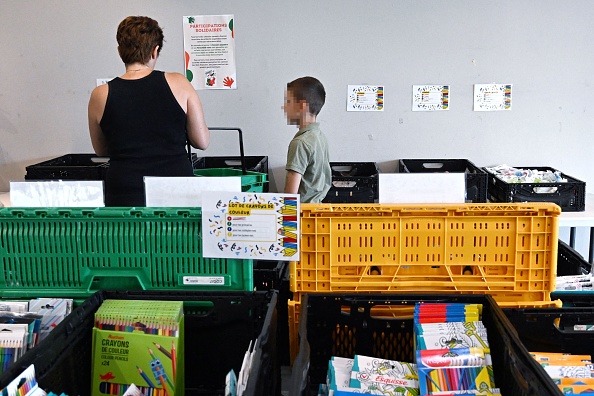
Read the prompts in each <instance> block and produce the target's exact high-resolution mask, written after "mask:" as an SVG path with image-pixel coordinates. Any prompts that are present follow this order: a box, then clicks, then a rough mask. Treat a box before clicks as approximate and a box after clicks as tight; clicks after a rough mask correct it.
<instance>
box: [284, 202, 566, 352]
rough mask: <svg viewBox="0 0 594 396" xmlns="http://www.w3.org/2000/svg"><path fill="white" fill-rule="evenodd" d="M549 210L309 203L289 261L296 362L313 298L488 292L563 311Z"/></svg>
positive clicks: (555, 210) (554, 223) (554, 222)
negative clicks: (295, 255) (297, 253)
mask: <svg viewBox="0 0 594 396" xmlns="http://www.w3.org/2000/svg"><path fill="white" fill-rule="evenodd" d="M560 213H561V210H560V208H559V207H558V206H556V205H554V204H550V203H533V204H443V205H438V204H435V205H399V206H393V205H374V204H350V205H315V204H303V205H301V229H300V230H301V244H300V249H301V257H300V261H298V262H292V263H291V267H290V270H291V291H292V292H293V300H292V301H289V306H288V307H289V308H288V309H289V326H290V327H289V334H290V345H291V347H290V349H291V357H292V358H294V357H295V356H296V353H297V350H298V342H297V340H298V337H297V329H298V324H299V323H298V322H299V311H300V309H301V307H300V304H301V299H302V295H303V294H305V293H378V292H379V293H407V294H408V293H411V294H414V293H439V294H444V293H454V294H490V295H492V296H493V297H494V299H495V300H496V301H497V303H498V304H499V305H501V306H508V307H539V306H551V305H555V302H552V301H551V298H550V292H551V291H552V290H554V288H555V278H556V266H557V248H558V216H559V215H560Z"/></svg>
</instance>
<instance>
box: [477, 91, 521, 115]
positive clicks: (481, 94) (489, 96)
mask: <svg viewBox="0 0 594 396" xmlns="http://www.w3.org/2000/svg"><path fill="white" fill-rule="evenodd" d="M511 109H512V84H474V111H505V110H508V111H510V110H511Z"/></svg>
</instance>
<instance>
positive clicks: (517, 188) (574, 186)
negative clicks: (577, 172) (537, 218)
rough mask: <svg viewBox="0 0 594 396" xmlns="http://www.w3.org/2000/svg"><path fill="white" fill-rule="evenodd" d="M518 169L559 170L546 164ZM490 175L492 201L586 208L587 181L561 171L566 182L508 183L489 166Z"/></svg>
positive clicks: (576, 208)
mask: <svg viewBox="0 0 594 396" xmlns="http://www.w3.org/2000/svg"><path fill="white" fill-rule="evenodd" d="M514 168H518V169H536V170H539V171H551V172H557V170H556V169H554V168H549V167H544V166H515V167H514ZM483 169H484V170H485V171H486V172H487V174H488V175H489V188H488V194H489V200H490V201H491V202H553V203H555V204H557V205H559V206H560V207H561V210H562V211H564V212H582V211H584V210H585V209H586V183H585V182H583V181H580V180H578V179H576V178H574V177H571V176H569V175H566V174H565V173H561V177H563V178H565V179H567V182H566V183H562V182H558V183H508V182H506V181H503V180H501V179H500V178H498V177H497V176H495V174H493V173H492V172H489V170H488V169H487V168H483ZM540 188H553V189H555V191H554V192H539V189H540Z"/></svg>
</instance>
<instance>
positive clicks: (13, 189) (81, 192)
mask: <svg viewBox="0 0 594 396" xmlns="http://www.w3.org/2000/svg"><path fill="white" fill-rule="evenodd" d="M10 206H12V207H35V208H40V207H41V208H51V207H101V206H105V203H104V199H103V181H101V180H55V181H25V182H10Z"/></svg>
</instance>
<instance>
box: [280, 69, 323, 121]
mask: <svg viewBox="0 0 594 396" xmlns="http://www.w3.org/2000/svg"><path fill="white" fill-rule="evenodd" d="M287 91H291V93H292V94H293V96H294V97H295V99H296V100H297V101H302V100H304V101H305V103H307V105H308V108H309V112H310V113H311V114H313V115H315V116H317V115H318V113H319V112H320V110H322V106H324V103H326V91H325V90H324V86H323V85H322V83H321V82H320V81H319V80H318V79H317V78H313V77H301V78H298V79H296V80H293V81H291V82H290V83H287Z"/></svg>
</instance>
